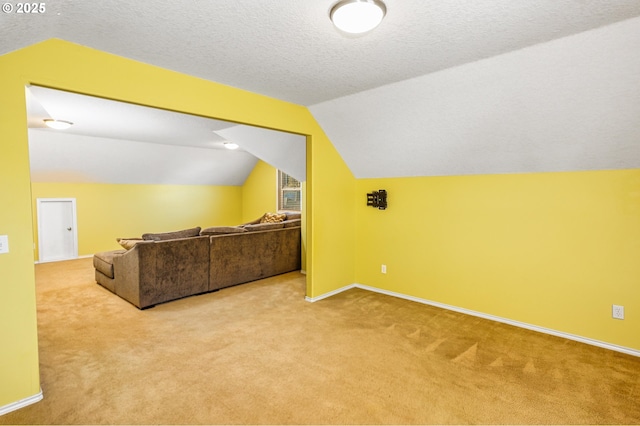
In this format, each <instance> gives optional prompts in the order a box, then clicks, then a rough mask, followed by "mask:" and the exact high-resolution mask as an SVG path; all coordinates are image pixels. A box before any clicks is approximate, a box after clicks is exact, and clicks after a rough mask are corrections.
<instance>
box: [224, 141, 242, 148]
mask: <svg viewBox="0 0 640 426" xmlns="http://www.w3.org/2000/svg"><path fill="white" fill-rule="evenodd" d="M224 147H225V148H227V149H238V147H239V145H238V144H237V143H233V142H225V143H224Z"/></svg>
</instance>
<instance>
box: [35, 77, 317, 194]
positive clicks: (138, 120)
mask: <svg viewBox="0 0 640 426" xmlns="http://www.w3.org/2000/svg"><path fill="white" fill-rule="evenodd" d="M26 97H27V111H28V125H29V129H30V130H29V153H30V161H31V178H32V180H33V181H35V182H99V183H136V184H176V185H242V184H243V183H244V181H245V180H246V178H247V177H248V176H249V174H250V173H251V171H252V170H253V168H254V167H255V165H256V163H257V161H258V159H262V160H264V161H266V162H267V163H269V164H271V165H272V166H274V167H276V168H279V169H281V170H284V171H285V172H286V173H288V174H290V175H292V176H294V177H295V178H297V179H299V180H306V158H305V152H306V151H305V145H306V138H305V137H304V136H301V135H294V134H290V133H285V132H279V131H275V130H270V129H261V128H256V127H252V126H246V125H238V124H236V123H230V122H227V121H221V120H213V119H210V118H205V117H198V116H194V115H189V114H180V113H176V112H172V111H166V110H162V109H157V108H149V107H145V106H140V105H133V104H129V103H125V102H117V101H112V100H107V99H102V98H96V97H92V96H85V95H80V94H77V93H70V92H65V91H60V90H53V89H49V88H45V87H38V86H30V87H28V88H27V89H26ZM46 118H55V119H64V120H65V121H70V122H72V123H73V126H71V127H70V128H69V129H67V130H63V131H60V130H53V129H50V128H48V127H47V126H46V125H45V124H44V119H46ZM224 142H234V143H237V144H238V145H240V148H238V149H236V150H233V151H231V150H228V149H226V148H225V147H224Z"/></svg>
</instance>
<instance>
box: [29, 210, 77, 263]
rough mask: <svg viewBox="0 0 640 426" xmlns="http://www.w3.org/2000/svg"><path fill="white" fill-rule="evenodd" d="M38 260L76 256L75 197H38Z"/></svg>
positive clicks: (49, 260)
mask: <svg viewBox="0 0 640 426" xmlns="http://www.w3.org/2000/svg"><path fill="white" fill-rule="evenodd" d="M37 206H38V252H39V256H38V257H39V259H40V262H53V261H56V260H67V259H75V258H77V257H78V233H77V231H76V200H75V198H38V199H37Z"/></svg>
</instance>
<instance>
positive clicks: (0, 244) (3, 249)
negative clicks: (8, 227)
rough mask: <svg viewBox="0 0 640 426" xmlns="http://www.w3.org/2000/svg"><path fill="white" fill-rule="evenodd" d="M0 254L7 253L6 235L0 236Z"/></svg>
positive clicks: (7, 241)
mask: <svg viewBox="0 0 640 426" xmlns="http://www.w3.org/2000/svg"><path fill="white" fill-rule="evenodd" d="M0 253H9V236H8V235H0Z"/></svg>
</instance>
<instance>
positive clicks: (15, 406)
mask: <svg viewBox="0 0 640 426" xmlns="http://www.w3.org/2000/svg"><path fill="white" fill-rule="evenodd" d="M42 398H44V396H43V394H42V389H40V392H38V393H37V394H35V395H32V396H30V397H28V398H24V399H21V400H20V401H16V402H12V403H11V404H7V405H5V406H4V407H0V416H4V415H5V414H8V413H11V412H12V411H16V410H19V409H21V408H24V407H26V406H28V405H31V404H35V403H36V402H39V401H42Z"/></svg>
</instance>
